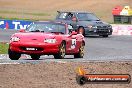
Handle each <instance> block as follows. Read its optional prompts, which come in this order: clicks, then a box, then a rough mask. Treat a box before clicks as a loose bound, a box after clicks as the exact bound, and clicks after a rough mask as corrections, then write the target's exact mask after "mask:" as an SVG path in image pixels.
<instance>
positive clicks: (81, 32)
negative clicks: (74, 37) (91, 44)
mask: <svg viewBox="0 0 132 88" xmlns="http://www.w3.org/2000/svg"><path fill="white" fill-rule="evenodd" d="M84 32H85V31H84V28H83V27H80V28H79V29H78V33H79V34H82V35H85V33H84Z"/></svg>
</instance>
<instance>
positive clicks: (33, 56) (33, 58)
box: [30, 54, 40, 60]
mask: <svg viewBox="0 0 132 88" xmlns="http://www.w3.org/2000/svg"><path fill="white" fill-rule="evenodd" d="M30 56H31V58H32V60H39V58H40V55H34V54H32V55H30Z"/></svg>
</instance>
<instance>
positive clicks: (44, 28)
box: [26, 23, 66, 34]
mask: <svg viewBox="0 0 132 88" xmlns="http://www.w3.org/2000/svg"><path fill="white" fill-rule="evenodd" d="M26 30H27V31H29V32H50V33H62V34H65V33H66V30H65V25H64V24H57V23H33V24H31V25H30V26H29V27H28V28H27V29H26Z"/></svg>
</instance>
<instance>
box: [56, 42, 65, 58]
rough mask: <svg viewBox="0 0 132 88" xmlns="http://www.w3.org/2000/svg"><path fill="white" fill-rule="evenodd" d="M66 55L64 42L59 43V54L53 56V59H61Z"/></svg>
mask: <svg viewBox="0 0 132 88" xmlns="http://www.w3.org/2000/svg"><path fill="white" fill-rule="evenodd" d="M65 54H66V45H65V43H64V42H62V43H61V45H60V47H59V53H58V54H55V55H54V58H55V59H63V58H64V57H65Z"/></svg>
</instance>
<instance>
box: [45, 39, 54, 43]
mask: <svg viewBox="0 0 132 88" xmlns="http://www.w3.org/2000/svg"><path fill="white" fill-rule="evenodd" d="M44 42H45V43H56V39H45V40H44Z"/></svg>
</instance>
